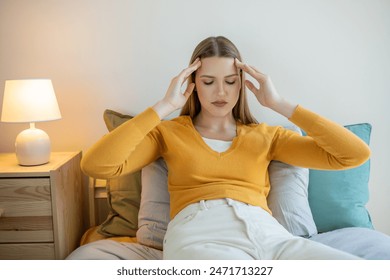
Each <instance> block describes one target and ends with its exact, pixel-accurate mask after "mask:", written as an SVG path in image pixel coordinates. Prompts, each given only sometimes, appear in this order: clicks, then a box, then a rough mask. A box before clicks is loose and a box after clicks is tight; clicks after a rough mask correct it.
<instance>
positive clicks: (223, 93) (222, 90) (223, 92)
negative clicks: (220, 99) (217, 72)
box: [217, 83, 226, 96]
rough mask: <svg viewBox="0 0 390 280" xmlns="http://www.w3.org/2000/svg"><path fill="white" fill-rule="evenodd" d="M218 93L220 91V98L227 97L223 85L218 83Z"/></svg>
mask: <svg viewBox="0 0 390 280" xmlns="http://www.w3.org/2000/svg"><path fill="white" fill-rule="evenodd" d="M217 91H218V95H219V96H225V95H226V91H225V88H224V85H223V83H218V88H217Z"/></svg>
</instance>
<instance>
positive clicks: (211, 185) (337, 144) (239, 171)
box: [81, 106, 370, 218]
mask: <svg viewBox="0 0 390 280" xmlns="http://www.w3.org/2000/svg"><path fill="white" fill-rule="evenodd" d="M290 121H291V122H293V123H294V124H296V125H297V126H299V127H300V128H302V129H303V130H305V131H306V132H307V133H308V136H307V137H303V136H300V135H298V134H297V133H294V132H292V131H290V130H287V129H284V128H283V127H280V126H268V125H266V124H258V125H257V124H256V125H255V124H254V125H243V124H241V123H239V122H238V123H237V136H236V137H235V138H234V139H233V143H232V145H231V147H230V148H229V149H228V150H227V151H225V152H222V153H218V152H215V151H213V150H212V149H211V148H210V147H209V146H208V145H207V144H206V143H205V142H204V140H203V139H202V137H201V135H200V134H199V133H198V132H197V131H196V129H195V128H194V125H193V123H192V120H191V118H190V117H188V116H180V117H177V118H175V119H173V120H169V121H160V119H159V117H158V115H157V114H156V112H155V111H154V110H153V109H152V108H148V109H147V110H146V111H144V112H143V113H141V114H139V115H138V116H136V117H135V118H133V119H131V120H129V121H127V122H126V123H124V124H123V125H121V126H119V127H118V128H116V129H115V130H113V131H112V132H110V133H109V134H107V135H105V136H104V137H103V138H102V139H101V140H100V141H98V142H97V143H96V144H95V145H93V147H92V148H91V149H90V150H89V151H88V152H87V153H86V154H85V156H84V157H83V159H82V163H81V167H82V169H83V171H84V172H85V173H86V174H88V175H89V176H93V177H96V178H112V177H115V176H119V175H123V174H125V173H130V172H134V171H136V170H139V169H141V168H142V167H144V166H146V165H147V164H149V163H151V162H153V161H154V160H156V159H157V158H159V157H163V158H164V160H165V161H166V163H167V166H168V189H169V192H170V197H171V217H172V218H173V217H174V216H175V215H176V214H177V213H178V212H179V211H180V210H181V209H183V208H184V207H186V206H187V205H189V204H191V203H194V202H198V201H200V200H202V199H205V200H206V199H218V198H232V199H235V200H238V201H242V202H245V203H248V204H251V205H256V206H260V207H262V208H264V209H265V210H267V211H269V212H270V210H269V208H268V206H267V200H266V198H267V196H268V193H269V190H270V184H269V178H268V173H267V169H268V165H269V163H270V161H271V160H278V161H282V162H285V163H288V164H291V165H296V166H302V167H307V168H314V169H338V170H340V169H347V168H352V167H355V166H358V165H360V164H362V163H364V162H365V161H366V160H367V159H368V158H369V155H370V150H369V148H368V146H367V145H366V144H365V143H364V142H363V141H362V140H361V139H359V138H358V137H357V136H355V135H354V134H353V133H351V132H350V131H348V130H347V129H345V128H343V127H342V126H340V125H338V124H335V123H333V122H331V121H329V120H327V119H325V118H323V117H321V116H319V115H317V114H315V113H313V112H310V111H309V110H307V109H304V108H303V107H301V106H298V107H297V108H296V109H295V111H294V114H293V115H292V117H291V118H290Z"/></svg>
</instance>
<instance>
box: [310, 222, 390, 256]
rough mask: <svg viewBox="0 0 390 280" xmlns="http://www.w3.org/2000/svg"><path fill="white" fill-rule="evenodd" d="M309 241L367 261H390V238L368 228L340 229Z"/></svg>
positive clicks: (318, 235) (316, 236)
mask: <svg viewBox="0 0 390 280" xmlns="http://www.w3.org/2000/svg"><path fill="white" fill-rule="evenodd" d="M310 240H313V241H316V242H320V243H323V244H325V245H328V246H330V247H333V248H336V249H339V250H342V251H345V252H348V253H351V254H353V255H356V256H358V257H361V258H363V259H368V260H390V237H389V236H388V235H385V234H383V233H381V232H379V231H375V230H372V229H368V228H357V227H354V228H342V229H337V230H333V231H329V232H325V233H320V234H316V235H313V236H312V237H310Z"/></svg>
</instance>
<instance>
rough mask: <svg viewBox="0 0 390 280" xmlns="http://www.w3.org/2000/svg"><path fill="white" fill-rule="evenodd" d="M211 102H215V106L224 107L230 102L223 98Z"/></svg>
mask: <svg viewBox="0 0 390 280" xmlns="http://www.w3.org/2000/svg"><path fill="white" fill-rule="evenodd" d="M211 104H213V105H214V106H217V107H223V106H225V105H226V104H228V103H227V102H226V101H223V100H218V101H214V102H211Z"/></svg>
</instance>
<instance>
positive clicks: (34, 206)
mask: <svg viewBox="0 0 390 280" xmlns="http://www.w3.org/2000/svg"><path fill="white" fill-rule="evenodd" d="M0 213H1V216H0V243H14V242H18V243H25V242H53V218H52V209H51V194H50V180H49V178H7V179H0Z"/></svg>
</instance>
